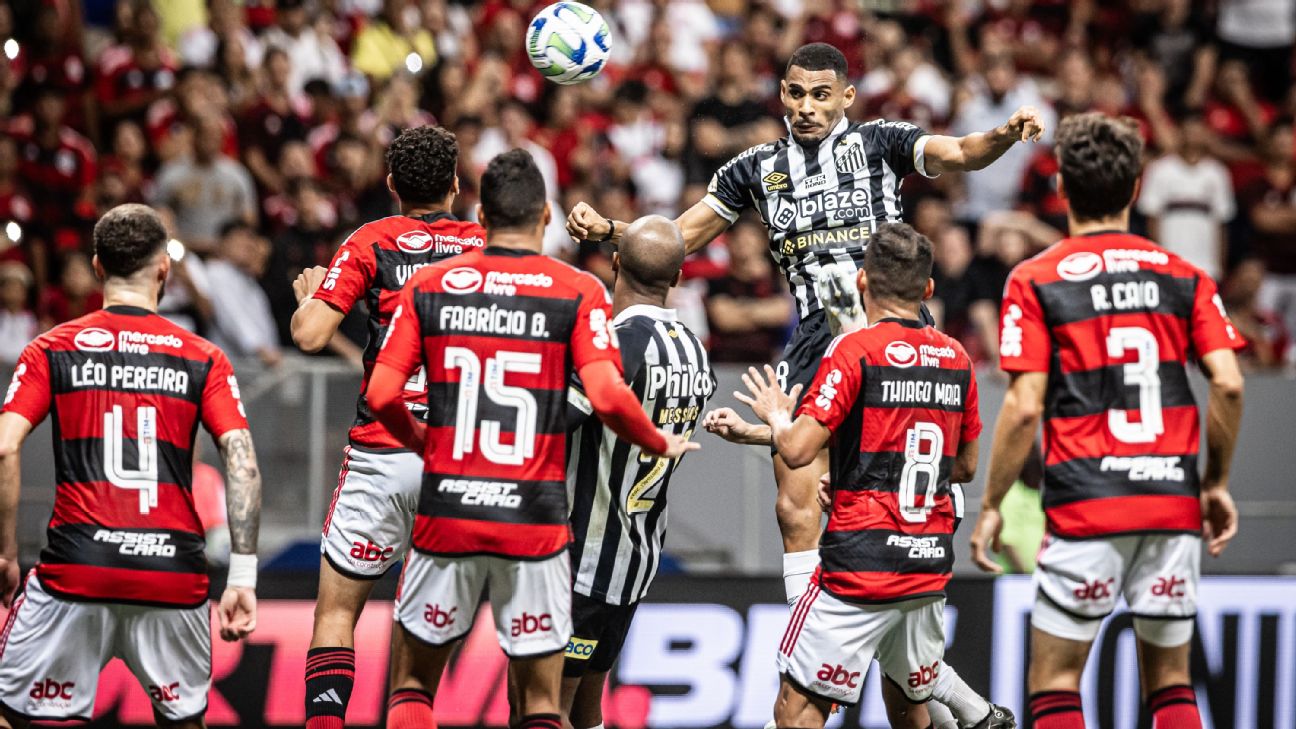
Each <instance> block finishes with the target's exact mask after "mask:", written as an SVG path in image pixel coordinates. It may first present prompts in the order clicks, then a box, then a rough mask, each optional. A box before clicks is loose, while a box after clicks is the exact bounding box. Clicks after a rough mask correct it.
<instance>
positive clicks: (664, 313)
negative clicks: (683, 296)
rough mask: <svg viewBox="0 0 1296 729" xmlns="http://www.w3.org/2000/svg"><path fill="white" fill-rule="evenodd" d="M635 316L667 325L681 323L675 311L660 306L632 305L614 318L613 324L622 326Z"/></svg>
mask: <svg viewBox="0 0 1296 729" xmlns="http://www.w3.org/2000/svg"><path fill="white" fill-rule="evenodd" d="M633 316H646V317H648V318H649V319H654V320H656V321H660V322H666V323H674V322H677V321H679V315H678V314H676V312H675V310H674V309H663V308H662V307H660V306H653V305H652V304H631V305H630V306H627V307H626V308H624V309H622V310H621V313H620V314H617V315H616V316H614V317H612V323H613V324H620V323H621V322H623V321H625V320H626V319H629V318H630V317H633Z"/></svg>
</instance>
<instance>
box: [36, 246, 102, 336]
mask: <svg viewBox="0 0 1296 729" xmlns="http://www.w3.org/2000/svg"><path fill="white" fill-rule="evenodd" d="M101 308H103V292H102V291H100V288H99V281H98V280H97V279H96V278H95V274H94V269H92V268H91V267H90V258H89V257H88V256H86V254H84V253H81V252H80V251H75V252H72V253H69V254H67V255H66V256H64V257H63V266H62V272H61V274H60V276H59V285H58V286H46V287H45V288H44V290H42V291H41V300H40V304H39V306H38V307H37V311H38V313H39V315H40V323H41V329H42V330H44V329H49V328H50V327H52V326H55V325H58V324H62V323H63V322H66V321H72V320H73V319H76V318H78V317H82V316H85V315H86V314H89V313H91V312H93V311H98V310H99V309H101Z"/></svg>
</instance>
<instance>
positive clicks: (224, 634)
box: [216, 587, 257, 643]
mask: <svg viewBox="0 0 1296 729" xmlns="http://www.w3.org/2000/svg"><path fill="white" fill-rule="evenodd" d="M216 612H217V613H218V614H219V615H220V635H221V640H224V641H227V642H231V643H232V642H234V641H236V640H242V639H244V638H246V637H248V636H249V635H251V634H252V631H254V630H256V613H257V603H256V590H253V589H252V588H250V587H226V588H225V592H224V593H222V594H221V599H220V606H219V607H218V608H217V609H216Z"/></svg>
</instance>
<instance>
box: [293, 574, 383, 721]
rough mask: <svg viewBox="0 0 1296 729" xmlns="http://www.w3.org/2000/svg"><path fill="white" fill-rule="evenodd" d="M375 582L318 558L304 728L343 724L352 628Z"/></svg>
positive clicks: (351, 674)
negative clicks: (346, 574)
mask: <svg viewBox="0 0 1296 729" xmlns="http://www.w3.org/2000/svg"><path fill="white" fill-rule="evenodd" d="M372 589H373V582H371V581H367V580H355V579H351V578H348V577H346V576H344V575H342V574H341V573H339V572H338V571H337V570H336V569H334V568H333V566H332V565H331V564H330V563H329V562H328V560H327V559H323V558H321V559H320V582H319V596H318V598H317V599H316V601H315V623H314V627H313V630H312V632H311V647H310V650H309V651H308V652H307V653H306V677H305V678H306V729H341V728H342V727H343V726H344V720H345V719H346V710H347V706H348V704H349V703H350V701H351V691H352V688H353V687H354V685H355V648H354V647H353V646H354V642H355V637H354V632H355V626H356V622H357V621H358V620H359V619H360V612H361V611H362V610H363V609H364V605H365V601H366V600H368V598H369V593H370V591H371V590H372Z"/></svg>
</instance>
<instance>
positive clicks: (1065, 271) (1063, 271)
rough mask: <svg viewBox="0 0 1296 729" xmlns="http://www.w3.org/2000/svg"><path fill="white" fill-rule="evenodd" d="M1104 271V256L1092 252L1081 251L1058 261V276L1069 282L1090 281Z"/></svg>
mask: <svg viewBox="0 0 1296 729" xmlns="http://www.w3.org/2000/svg"><path fill="white" fill-rule="evenodd" d="M1102 271H1103V259H1102V256H1100V255H1098V254H1097V253H1092V252H1090V251H1080V252H1079V253H1072V254H1071V255H1069V256H1067V257H1066V258H1063V259H1062V260H1061V261H1058V265H1057V272H1058V275H1059V276H1061V277H1062V278H1064V279H1066V280H1067V281H1088V280H1089V279H1091V278H1093V277H1094V276H1097V275H1098V274H1100V273H1102Z"/></svg>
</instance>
